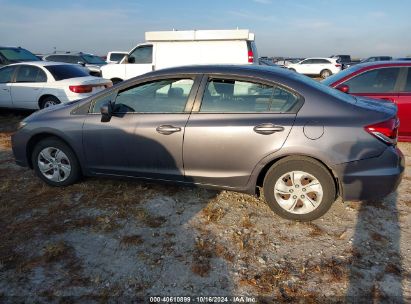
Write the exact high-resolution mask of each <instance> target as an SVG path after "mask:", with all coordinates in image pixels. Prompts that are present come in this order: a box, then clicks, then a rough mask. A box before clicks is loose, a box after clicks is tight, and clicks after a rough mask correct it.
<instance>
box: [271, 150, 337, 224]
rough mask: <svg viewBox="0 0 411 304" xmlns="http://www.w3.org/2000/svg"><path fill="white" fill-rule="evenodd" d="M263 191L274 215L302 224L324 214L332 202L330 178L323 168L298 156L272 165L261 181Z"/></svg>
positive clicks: (332, 180) (310, 159) (310, 160)
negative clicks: (262, 182)
mask: <svg viewBox="0 0 411 304" xmlns="http://www.w3.org/2000/svg"><path fill="white" fill-rule="evenodd" d="M292 173H294V174H293V175H291V174H292ZM292 176H293V177H294V181H292ZM317 182H318V184H317ZM263 191H264V197H265V200H266V202H267V204H268V205H269V206H270V208H271V209H272V210H273V211H274V212H275V213H276V214H278V215H279V216H281V217H282V218H285V219H288V220H297V221H302V222H305V221H312V220H315V219H317V218H319V217H321V216H322V215H324V214H325V213H326V212H327V211H328V210H329V209H330V207H331V205H332V204H333V202H334V201H335V199H336V187H335V183H334V179H333V177H332V175H331V174H330V172H329V171H328V170H327V168H326V167H324V165H322V164H321V163H320V162H318V161H316V160H314V159H312V158H309V157H302V156H298V157H297V156H296V157H286V158H283V159H281V160H280V161H278V162H276V163H275V164H274V165H273V166H272V167H271V168H270V169H269V170H268V172H267V174H266V176H265V178H264V185H263Z"/></svg>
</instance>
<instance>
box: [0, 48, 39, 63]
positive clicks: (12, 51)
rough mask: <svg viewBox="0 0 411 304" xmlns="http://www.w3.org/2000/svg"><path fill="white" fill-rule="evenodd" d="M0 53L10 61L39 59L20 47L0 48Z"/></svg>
mask: <svg viewBox="0 0 411 304" xmlns="http://www.w3.org/2000/svg"><path fill="white" fill-rule="evenodd" d="M0 53H1V54H2V55H3V57H4V58H6V59H7V60H9V61H11V62H22V61H40V59H39V58H37V57H36V56H35V55H34V54H32V53H30V52H29V51H27V50H25V49H21V48H7V49H0Z"/></svg>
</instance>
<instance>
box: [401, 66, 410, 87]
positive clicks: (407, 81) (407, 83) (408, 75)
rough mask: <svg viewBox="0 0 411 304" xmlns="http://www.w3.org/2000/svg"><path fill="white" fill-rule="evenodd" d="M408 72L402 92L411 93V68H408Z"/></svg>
mask: <svg viewBox="0 0 411 304" xmlns="http://www.w3.org/2000/svg"><path fill="white" fill-rule="evenodd" d="M407 70H408V73H407V80H406V82H405V87H404V89H403V90H402V91H403V92H411V68H408V69H407Z"/></svg>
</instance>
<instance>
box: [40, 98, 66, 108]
mask: <svg viewBox="0 0 411 304" xmlns="http://www.w3.org/2000/svg"><path fill="white" fill-rule="evenodd" d="M59 103H61V102H60V100H59V99H58V98H57V97H55V96H45V97H44V98H43V99H42V100H41V102H40V109H44V108H48V107H52V106H55V105H57V104H59Z"/></svg>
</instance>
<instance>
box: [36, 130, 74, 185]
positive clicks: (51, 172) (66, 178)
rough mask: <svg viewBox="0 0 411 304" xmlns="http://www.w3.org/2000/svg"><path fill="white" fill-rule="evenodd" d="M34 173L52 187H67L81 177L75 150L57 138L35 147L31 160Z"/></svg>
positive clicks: (44, 141) (42, 142) (41, 142)
mask: <svg viewBox="0 0 411 304" xmlns="http://www.w3.org/2000/svg"><path fill="white" fill-rule="evenodd" d="M31 161H32V164H33V168H34V171H35V172H36V174H37V175H38V176H39V177H40V178H41V179H42V180H43V181H45V182H46V183H47V184H49V185H51V186H67V185H71V184H73V183H75V182H76V181H78V180H79V178H80V176H81V170H80V165H79V162H78V160H77V157H76V155H75V154H74V152H73V150H72V149H71V148H70V147H69V146H68V145H66V144H65V143H64V142H62V141H61V140H59V139H57V138H46V139H44V140H42V141H40V142H39V143H37V145H36V146H35V147H34V149H33V153H32V158H31Z"/></svg>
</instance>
